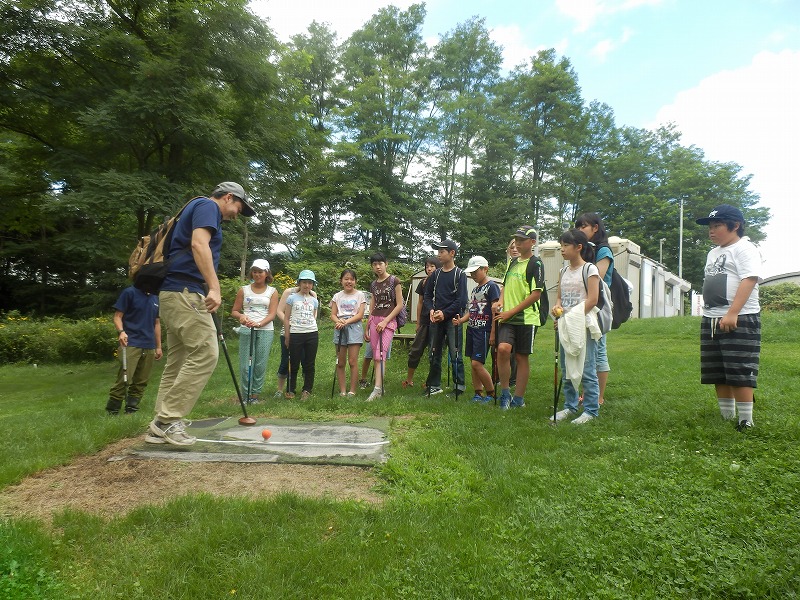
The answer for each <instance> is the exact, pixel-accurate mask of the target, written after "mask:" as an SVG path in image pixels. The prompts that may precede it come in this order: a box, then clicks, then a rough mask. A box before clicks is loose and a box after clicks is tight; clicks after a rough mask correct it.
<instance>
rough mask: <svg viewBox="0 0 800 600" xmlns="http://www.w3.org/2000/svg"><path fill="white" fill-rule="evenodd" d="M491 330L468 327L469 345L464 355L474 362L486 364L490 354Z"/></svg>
mask: <svg viewBox="0 0 800 600" xmlns="http://www.w3.org/2000/svg"><path fill="white" fill-rule="evenodd" d="M489 333H490V332H489V330H488V329H477V328H473V327H467V343H466V345H465V350H464V354H466V355H467V356H469V357H470V358H471V359H472V360H477V361H478V362H479V363H481V364H486V355H487V354H488V352H489Z"/></svg>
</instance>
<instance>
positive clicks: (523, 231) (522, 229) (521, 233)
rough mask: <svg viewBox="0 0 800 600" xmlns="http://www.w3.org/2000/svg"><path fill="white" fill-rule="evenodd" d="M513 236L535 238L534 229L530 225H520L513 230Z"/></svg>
mask: <svg viewBox="0 0 800 600" xmlns="http://www.w3.org/2000/svg"><path fill="white" fill-rule="evenodd" d="M514 237H515V238H528V239H530V240H535V239H536V230H535V229H534V228H533V227H531V226H530V225H520V226H519V227H517V230H516V231H515V232H514Z"/></svg>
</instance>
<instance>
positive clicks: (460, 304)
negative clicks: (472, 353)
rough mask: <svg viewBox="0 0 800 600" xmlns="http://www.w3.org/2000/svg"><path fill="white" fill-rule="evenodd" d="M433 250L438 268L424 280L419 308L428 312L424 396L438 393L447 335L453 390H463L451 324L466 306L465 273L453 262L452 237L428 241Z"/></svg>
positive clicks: (460, 352)
mask: <svg viewBox="0 0 800 600" xmlns="http://www.w3.org/2000/svg"><path fill="white" fill-rule="evenodd" d="M431 245H432V246H433V247H434V249H435V250H436V251H437V256H438V258H439V262H440V263H441V265H442V266H441V268H439V269H436V270H435V271H434V272H433V273H432V274H431V275H430V276H429V277H428V280H427V282H426V283H425V295H424V300H423V304H422V310H423V311H425V312H427V313H428V314H429V315H430V319H431V324H430V336H431V337H430V347H431V354H430V361H431V362H430V364H431V368H430V372H429V373H428V387H427V389H426V391H425V393H426V394H427V395H430V396H433V395H434V394H441V393H442V345H443V343H444V338H445V336H446V337H447V343H448V348H449V351H450V360H451V362H452V366H453V378H454V380H455V381H454V382H453V383H454V388H455V391H456V392H457V393H460V392H463V391H464V390H465V389H466V385H465V383H466V382H465V379H464V357H463V356H462V355H463V348H462V343H461V339H460V337H461V327H460V326H455V325H454V324H453V318H454V317H460V316H461V314H462V313H463V312H464V311H465V310H466V308H467V276H466V275H465V274H464V271H462V270H461V269H459V268H458V267H457V266H456V264H455V259H456V252H457V251H458V246H457V245H456V243H455V242H454V241H453V240H443V241H441V242H434V243H432V244H431Z"/></svg>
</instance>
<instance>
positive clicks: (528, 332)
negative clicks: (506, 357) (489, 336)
mask: <svg viewBox="0 0 800 600" xmlns="http://www.w3.org/2000/svg"><path fill="white" fill-rule="evenodd" d="M535 337H536V327H535V326H533V325H512V324H509V323H500V327H499V329H498V330H497V343H498V344H511V345H512V346H513V347H514V354H533V339H534V338H535Z"/></svg>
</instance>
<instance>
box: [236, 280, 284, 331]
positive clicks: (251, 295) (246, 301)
mask: <svg viewBox="0 0 800 600" xmlns="http://www.w3.org/2000/svg"><path fill="white" fill-rule="evenodd" d="M242 289H243V290H244V298H242V313H244V315H245V316H246V317H247V318H248V319H250V320H252V321H263V320H264V319H266V318H267V315H268V314H269V304H270V302H271V301H272V294H274V293H275V291H276V290H275V288H274V287H270V286H267V289H265V290H264V291H263V292H261V293H260V294H256V293H255V292H253V288H252V287H251V286H250V285H249V284H248V285H246V286H244V287H243V288H242ZM274 328H275V326H274V325H273V324H272V321H270V322H269V323H267V324H266V325H264V327H256V329H257V330H259V331H272V330H273V329H274Z"/></svg>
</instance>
